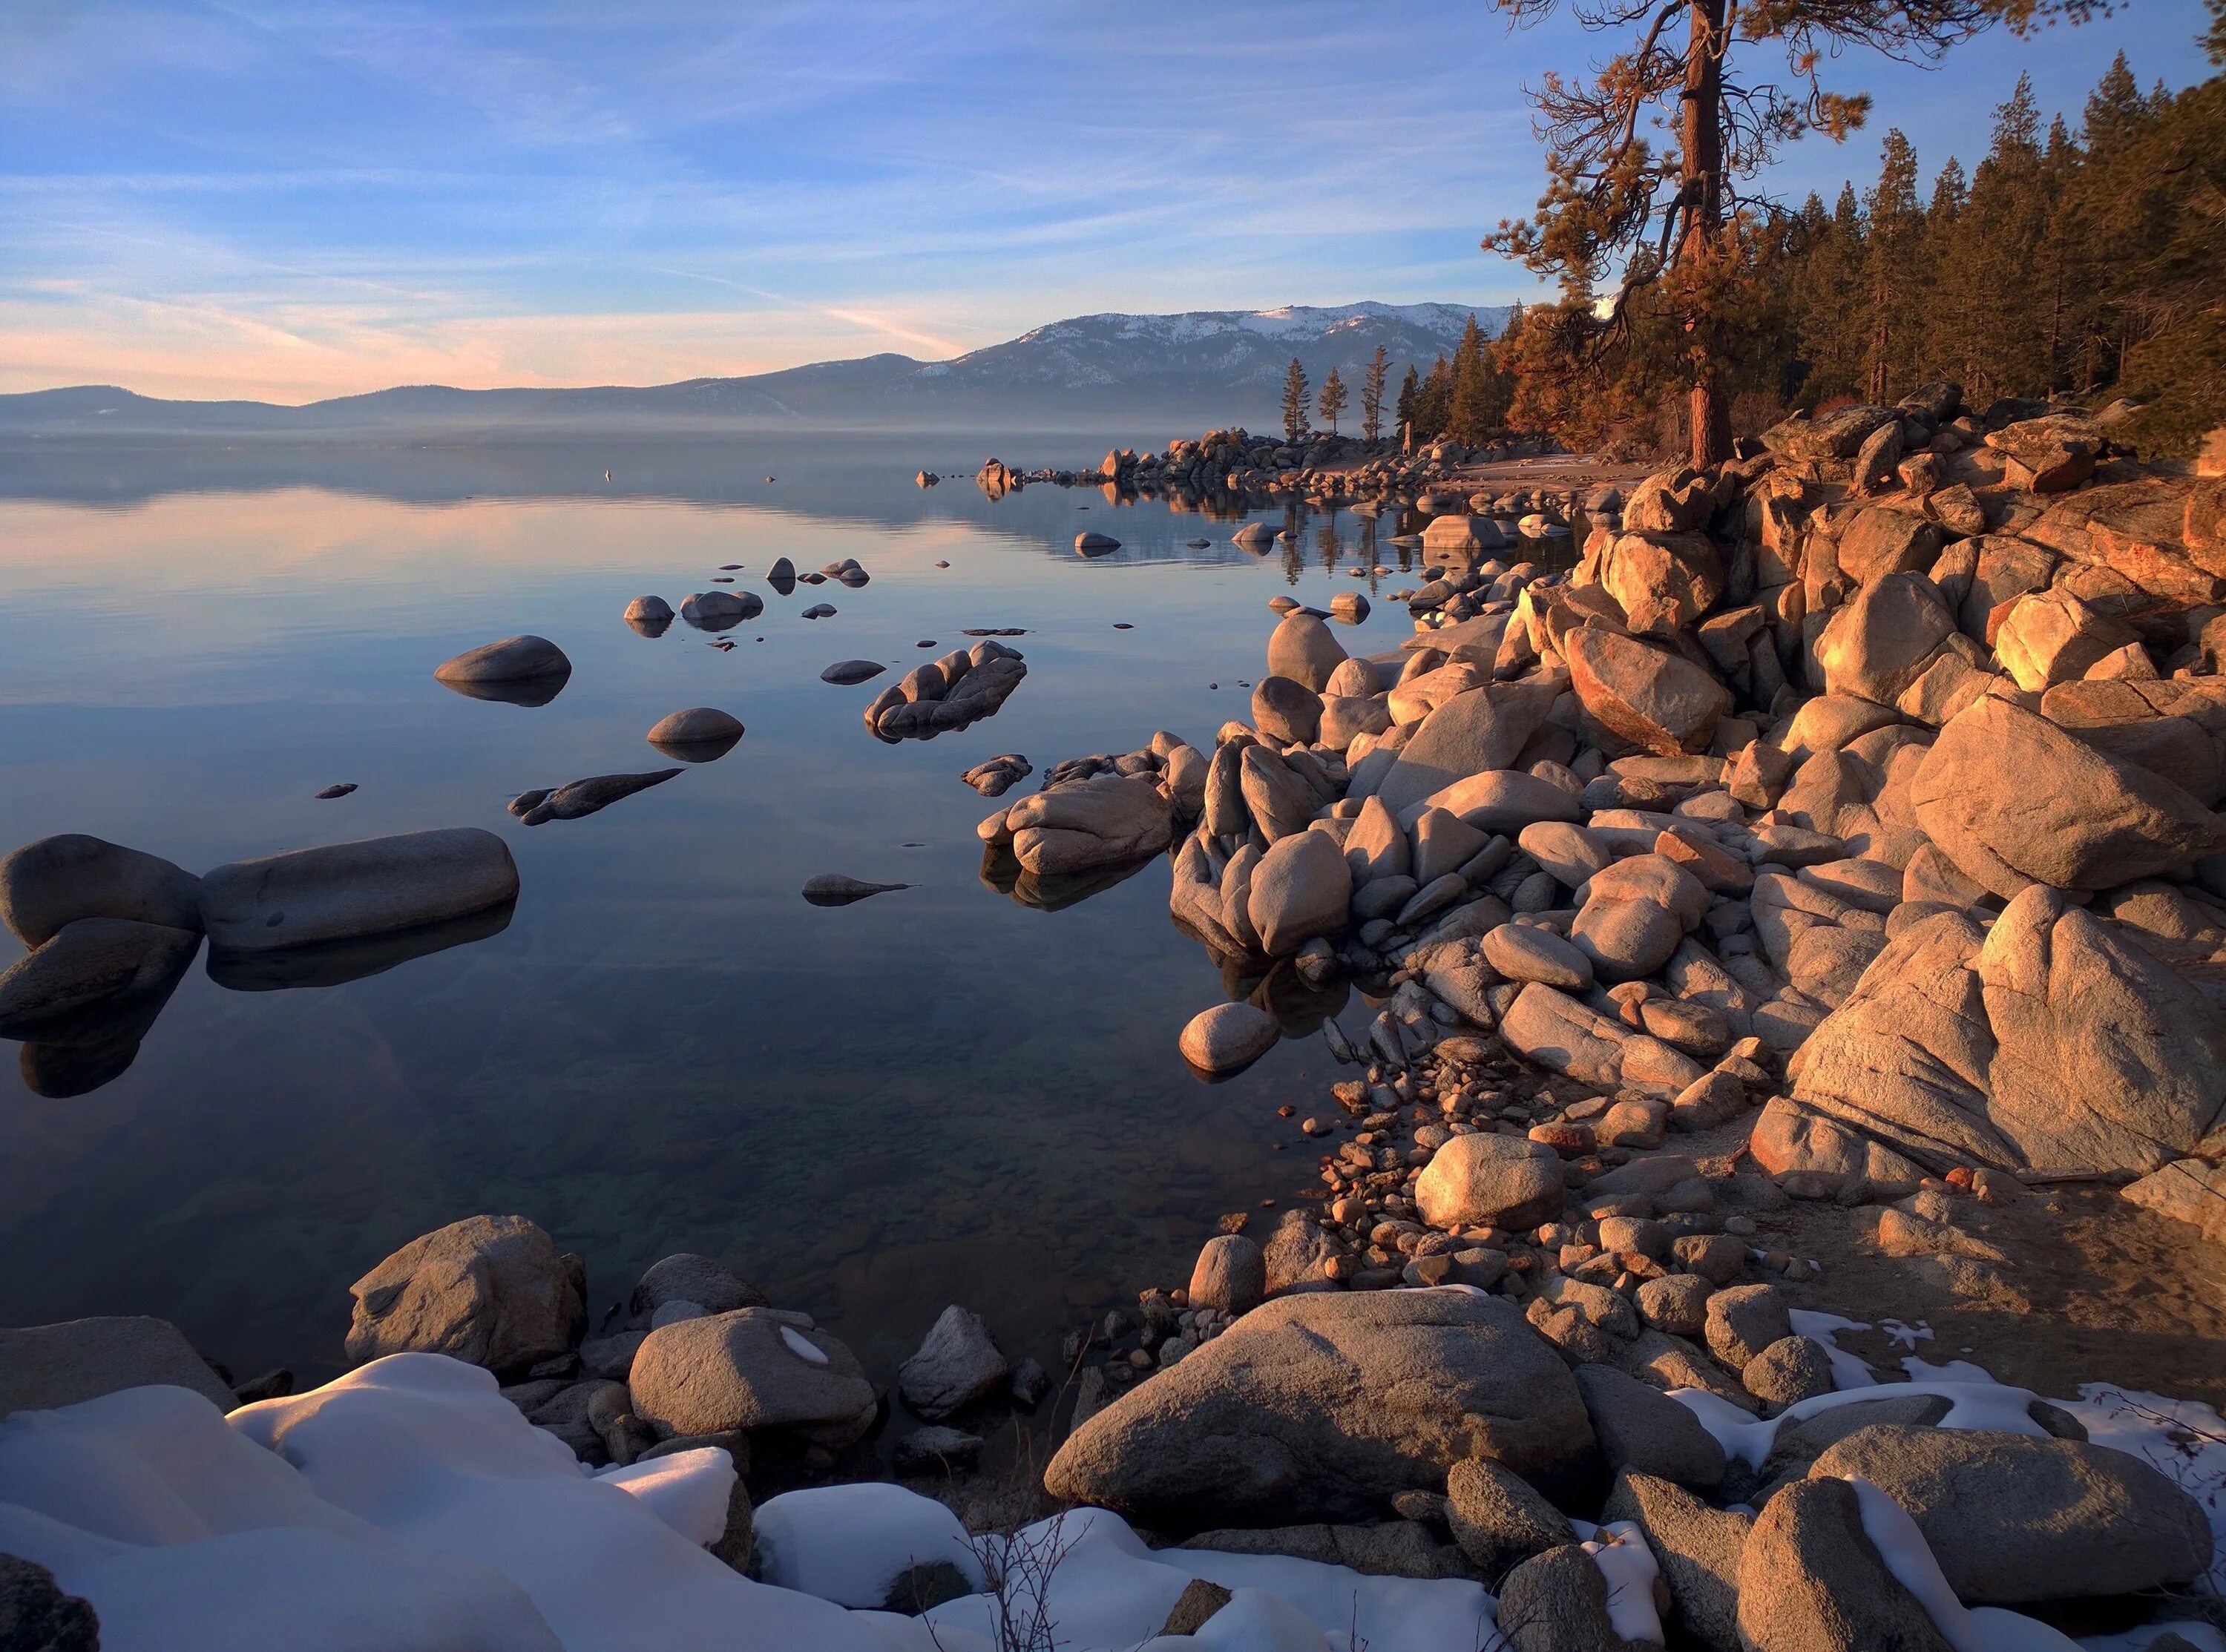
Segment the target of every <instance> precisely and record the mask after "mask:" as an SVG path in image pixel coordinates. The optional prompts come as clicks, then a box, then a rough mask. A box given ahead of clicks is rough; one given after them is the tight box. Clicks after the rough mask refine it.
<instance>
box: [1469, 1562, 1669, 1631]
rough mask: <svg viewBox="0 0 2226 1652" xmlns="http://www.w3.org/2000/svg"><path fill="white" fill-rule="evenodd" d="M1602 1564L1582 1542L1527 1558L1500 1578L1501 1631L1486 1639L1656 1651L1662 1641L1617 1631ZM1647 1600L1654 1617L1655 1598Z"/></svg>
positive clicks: (1498, 1612)
mask: <svg viewBox="0 0 2226 1652" xmlns="http://www.w3.org/2000/svg"><path fill="white" fill-rule="evenodd" d="M1601 1564H1602V1563H1601V1562H1600V1561H1598V1560H1594V1559H1593V1555H1592V1553H1591V1552H1590V1551H1588V1550H1587V1549H1586V1548H1584V1547H1582V1546H1581V1545H1579V1544H1576V1543H1568V1544H1564V1545H1563V1546H1562V1547H1560V1548H1553V1549H1548V1550H1547V1551H1546V1552H1545V1553H1544V1554H1537V1555H1533V1556H1532V1557H1531V1558H1530V1559H1529V1560H1525V1561H1523V1563H1522V1565H1520V1566H1517V1567H1516V1568H1515V1569H1514V1570H1513V1571H1511V1572H1510V1573H1508V1574H1507V1576H1506V1577H1505V1578H1504V1579H1502V1580H1501V1582H1500V1585H1499V1595H1498V1607H1497V1610H1496V1612H1495V1616H1496V1617H1497V1618H1498V1634H1496V1635H1494V1636H1492V1637H1491V1640H1490V1641H1488V1642H1486V1644H1487V1645H1489V1646H1504V1647H1505V1648H1507V1649H1508V1652H1651V1649H1653V1648H1655V1647H1657V1646H1659V1645H1660V1644H1661V1642H1658V1641H1656V1640H1654V1639H1652V1638H1650V1637H1648V1638H1644V1639H1625V1637H1624V1636H1620V1635H1619V1634H1618V1633H1617V1632H1616V1620H1615V1617H1613V1616H1612V1614H1611V1612H1610V1610H1609V1600H1610V1594H1609V1588H1608V1579H1607V1574H1606V1572H1604V1571H1602V1570H1601ZM1646 1605H1647V1609H1648V1615H1649V1616H1651V1615H1652V1607H1653V1602H1652V1601H1648V1602H1647V1603H1646Z"/></svg>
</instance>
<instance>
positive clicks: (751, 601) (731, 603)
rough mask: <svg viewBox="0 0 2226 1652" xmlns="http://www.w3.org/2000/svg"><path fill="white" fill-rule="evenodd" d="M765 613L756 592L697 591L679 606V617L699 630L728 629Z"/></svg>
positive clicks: (762, 603)
mask: <svg viewBox="0 0 2226 1652" xmlns="http://www.w3.org/2000/svg"><path fill="white" fill-rule="evenodd" d="M764 612H765V599H764V598H763V597H761V596H760V595H759V594H757V593H756V592H755V591H743V592H741V593H740V594H736V593H735V592H733V591H698V592H696V594H694V595H692V596H690V598H688V599H687V600H685V601H684V602H683V603H682V604H681V605H680V617H681V618H682V619H685V620H686V621H687V622H688V623H689V624H690V625H691V626H695V627H696V630H698V631H729V630H732V629H733V628H734V627H735V626H738V625H740V624H741V623H742V621H743V620H745V619H755V618H756V617H757V616H758V615H759V614H761V613H764Z"/></svg>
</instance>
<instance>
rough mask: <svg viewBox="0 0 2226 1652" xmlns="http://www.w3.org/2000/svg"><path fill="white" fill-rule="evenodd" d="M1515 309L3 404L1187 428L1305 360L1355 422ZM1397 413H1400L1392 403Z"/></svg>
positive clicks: (327, 427)
mask: <svg viewBox="0 0 2226 1652" xmlns="http://www.w3.org/2000/svg"><path fill="white" fill-rule="evenodd" d="M1512 313H1513V309H1512V307H1511V306H1507V305H1479V306H1467V305H1460V304H1374V303H1361V304H1345V305H1338V306H1333V307H1330V308H1313V307H1309V306H1305V305H1292V306H1288V307H1287V308H1282V309H1271V310H1186V311H1185V312H1183V313H1181V314H1180V315H1078V316H1075V317H1072V319H1070V320H1067V321H1054V322H1053V323H1051V324H1050V325H1049V326H1048V327H1038V328H1036V329H1035V330H1034V331H1033V332H1032V333H1026V334H1021V337H1019V338H1017V339H1013V340H1008V341H1007V342H1005V343H1003V344H995V345H991V346H988V347H987V348H986V349H981V350H973V351H969V352H968V353H966V354H964V355H962V356H955V357H953V358H952V359H950V360H949V361H932V362H931V361H916V360H914V359H913V358H911V357H910V356H902V355H876V356H862V357H859V358H856V359H852V360H848V361H823V362H817V363H814V364H813V365H810V366H805V367H790V368H786V369H785V370H783V371H781V372H769V373H753V374H750V375H748V376H747V377H743V378H690V379H684V380H683V381H681V382H680V383H678V384H656V385H650V386H646V387H642V388H630V387H626V386H620V385H595V386H591V387H585V388H581V389H576V390H454V389H451V388H449V387H448V386H446V385H442V384H409V385H403V386H400V387H398V388H396V389H393V390H382V391H373V392H372V393H371V394H369V395H366V396H342V397H334V398H333V399H332V400H329V401H322V402H311V403H308V404H307V405H306V406H302V407H285V406H281V405H279V404H277V403H270V402H170V401H161V400H157V399H156V398H154V397H146V396H140V395H137V394H135V393H133V392H132V391H128V390H119V389H118V388H116V387H114V386H112V385H105V384H82V385H75V386H72V387H71V388H68V389H66V390H48V391H30V392H29V393H27V394H22V395H14V396H0V433H5V434H8V435H17V436H33V435H48V436H57V437H60V436H85V435H103V434H108V435H142V436H156V435H277V436H296V437H311V436H316V437H346V436H348V435H364V436H372V435H377V434H378V433H381V432H396V433H400V432H412V431H419V432H422V431H438V432H449V433H458V434H461V433H464V432H472V431H479V432H488V433H493V432H498V431H505V432H514V433H517V434H519V435H527V434H531V433H532V432H535V431H537V430H542V429H548V430H551V431H554V430H558V429H565V428H580V429H627V428H643V429H647V428H651V427H657V426H677V427H682V428H694V429H716V428H721V427H728V428H735V429H821V428H824V429H915V428H935V427H948V426H949V425H951V423H953V422H954V421H957V422H964V423H969V424H971V425H975V426H977V427H981V428H985V429H986V428H998V427H1004V428H1014V429H1017V428H1021V427H1023V426H1027V427H1030V428H1047V429H1102V428H1103V427H1104V426H1105V425H1106V424H1107V423H1108V421H1109V420H1112V419H1134V418H1142V417H1154V418H1161V419H1167V420H1173V421H1180V423H1174V424H1172V425H1171V426H1170V430H1171V431H1173V430H1187V429H1192V428H1200V429H1202V428H1205V426H1208V425H1218V424H1246V425H1250V426H1252V427H1253V428H1256V429H1265V428H1267V427H1268V426H1269V425H1271V424H1273V423H1276V422H1277V421H1276V409H1277V406H1278V403H1279V402H1280V399H1281V396H1282V384H1283V376H1284V373H1285V372H1287V371H1288V367H1289V365H1290V361H1291V358H1292V357H1294V356H1296V357H1297V358H1298V359H1299V360H1300V362H1301V364H1302V365H1304V367H1305V368H1306V370H1307V375H1308V377H1309V378H1311V379H1312V380H1313V383H1314V384H1317V385H1319V384H1320V382H1321V380H1322V378H1324V377H1325V376H1326V374H1327V373H1328V372H1329V370H1330V369H1331V368H1332V366H1334V367H1336V368H1337V369H1338V370H1339V372H1341V373H1342V374H1343V375H1344V376H1345V378H1346V379H1347V380H1348V382H1350V383H1351V386H1352V391H1353V394H1352V398H1351V411H1350V413H1349V414H1348V416H1347V422H1348V423H1351V424H1352V425H1353V426H1355V427H1357V426H1358V423H1359V400H1360V397H1359V375H1360V371H1361V367H1362V365H1363V364H1364V363H1365V362H1366V361H1367V360H1368V359H1370V358H1371V356H1372V355H1373V354H1374V353H1375V352H1376V348H1377V346H1378V345H1381V346H1383V351H1384V353H1385V355H1386V356H1387V357H1389V358H1390V362H1391V364H1392V368H1391V391H1390V393H1392V394H1396V388H1397V384H1398V381H1399V378H1400V376H1401V375H1402V373H1403V372H1405V370H1406V368H1407V367H1408V365H1410V364H1411V365H1415V366H1416V367H1417V368H1419V369H1420V370H1421V371H1423V372H1428V368H1429V365H1430V364H1431V362H1433V361H1434V360H1435V359H1437V357H1438V356H1439V355H1440V354H1441V353H1450V352H1451V351H1452V349H1453V346H1454V344H1455V343H1456V342H1457V341H1458V340H1460V334H1461V329H1462V328H1463V327H1465V326H1466V324H1467V321H1468V318H1469V316H1470V315H1472V314H1473V315H1475V316H1476V318H1477V322H1478V324H1479V326H1480V327H1483V328H1484V329H1485V334H1486V335H1487V336H1496V335H1497V334H1498V333H1499V331H1500V330H1501V329H1502V328H1503V327H1505V326H1506V323H1507V320H1508V317H1509V316H1510V315H1511V314H1512ZM1387 416H1388V410H1387Z"/></svg>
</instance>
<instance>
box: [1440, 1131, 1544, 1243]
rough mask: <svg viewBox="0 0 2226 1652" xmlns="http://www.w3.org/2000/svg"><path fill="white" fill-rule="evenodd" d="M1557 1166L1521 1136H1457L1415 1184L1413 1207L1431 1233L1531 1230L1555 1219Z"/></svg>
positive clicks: (1445, 1146) (1538, 1147)
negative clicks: (1478, 1229) (1463, 1229)
mask: <svg viewBox="0 0 2226 1652" xmlns="http://www.w3.org/2000/svg"><path fill="white" fill-rule="evenodd" d="M1565 1197H1566V1195H1565V1193H1564V1191H1563V1184H1562V1179H1561V1159H1560V1157H1559V1155H1557V1154H1556V1153H1555V1152H1554V1150H1553V1149H1552V1148H1551V1147H1545V1146H1543V1145H1542V1144H1541V1143H1538V1142H1536V1141H1528V1140H1526V1139H1525V1138H1523V1137H1522V1136H1504V1135H1497V1134H1483V1133H1481V1132H1479V1134H1475V1135H1457V1136H1455V1137H1453V1140H1451V1141H1447V1143H1445V1145H1444V1146H1442V1147H1440V1148H1439V1149H1438V1150H1437V1152H1436V1153H1434V1155H1432V1157H1431V1160H1430V1162H1429V1163H1428V1165H1427V1166H1424V1167H1423V1170H1422V1173H1421V1176H1420V1177H1419V1178H1417V1179H1416V1180H1415V1209H1416V1210H1419V1211H1420V1212H1421V1217H1422V1220H1423V1221H1425V1222H1427V1223H1429V1224H1430V1226H1432V1227H1434V1228H1447V1229H1451V1228H1461V1227H1500V1228H1516V1229H1521V1228H1535V1227H1536V1226H1537V1225H1538V1223H1541V1222H1544V1221H1547V1220H1549V1218H1551V1217H1556V1216H1559V1215H1560V1214H1561V1204H1562V1200H1563V1198H1565Z"/></svg>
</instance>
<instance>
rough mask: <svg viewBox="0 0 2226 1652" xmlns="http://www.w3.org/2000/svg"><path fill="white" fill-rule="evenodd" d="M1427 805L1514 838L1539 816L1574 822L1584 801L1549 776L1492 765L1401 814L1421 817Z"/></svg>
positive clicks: (1407, 817)
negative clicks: (1538, 775)
mask: <svg viewBox="0 0 2226 1652" xmlns="http://www.w3.org/2000/svg"><path fill="white" fill-rule="evenodd" d="M1428 809H1442V810H1446V811H1447V813H1448V814H1453V815H1458V816H1460V818H1461V819H1463V820H1465V821H1466V822H1467V823H1469V824H1470V825H1472V826H1473V827H1475V828H1476V829H1478V830H1479V831H1481V832H1496V833H1498V834H1500V835H1501V836H1507V837H1513V836H1516V835H1517V834H1518V833H1520V832H1521V831H1523V829H1524V828H1526V827H1528V826H1530V825H1533V824H1535V823H1537V822H1539V821H1542V820H1559V821H1571V820H1575V819H1576V818H1577V817H1578V816H1580V815H1581V814H1583V812H1584V804H1582V802H1580V800H1579V798H1578V796H1577V794H1576V793H1574V792H1573V791H1568V790H1566V789H1565V788H1563V787H1561V786H1557V785H1555V784H1554V783H1553V782H1552V781H1550V780H1542V779H1540V778H1538V777H1537V776H1536V775H1535V774H1525V773H1523V772H1522V771H1521V770H1519V769H1494V770H1491V771H1490V772H1486V773H1483V774H1472V775H1470V776H1469V777H1468V778H1466V779H1465V780H1456V781H1454V782H1453V784H1452V785H1448V786H1445V787H1442V788H1441V789H1440V790H1438V791H1434V792H1432V793H1431V794H1430V795H1429V796H1428V797H1425V798H1423V799H1422V800H1421V802H1420V803H1417V804H1409V805H1408V806H1407V807H1406V809H1404V810H1402V811H1401V818H1402V819H1420V818H1421V815H1422V812H1423V810H1428Z"/></svg>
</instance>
